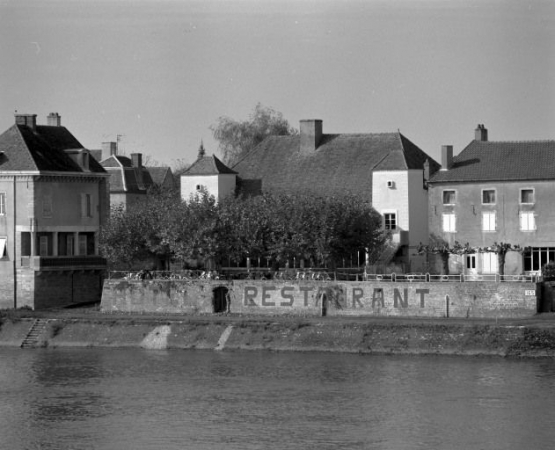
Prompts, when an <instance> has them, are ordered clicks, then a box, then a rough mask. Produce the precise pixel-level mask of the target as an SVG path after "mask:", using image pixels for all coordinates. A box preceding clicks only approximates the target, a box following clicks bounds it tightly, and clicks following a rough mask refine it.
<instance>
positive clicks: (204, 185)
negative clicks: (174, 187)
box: [181, 173, 237, 201]
mask: <svg viewBox="0 0 555 450" xmlns="http://www.w3.org/2000/svg"><path fill="white" fill-rule="evenodd" d="M236 178H237V175H235V174H229V173H221V174H214V175H181V198H182V199H183V200H189V198H191V196H194V195H195V194H196V193H197V192H199V191H200V190H202V189H206V191H207V192H208V193H209V194H210V195H213V196H214V197H215V198H216V200H217V201H221V200H222V199H223V198H225V197H227V196H228V195H233V194H234V193H235V185H236Z"/></svg>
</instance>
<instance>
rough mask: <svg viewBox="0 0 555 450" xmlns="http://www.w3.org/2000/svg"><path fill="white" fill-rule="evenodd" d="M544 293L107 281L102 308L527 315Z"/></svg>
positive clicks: (483, 285)
mask: <svg viewBox="0 0 555 450" xmlns="http://www.w3.org/2000/svg"><path fill="white" fill-rule="evenodd" d="M222 290H223V291H224V292H225V302H227V305H226V308H224V309H222V308H221V291H222ZM540 293H541V289H540V286H536V284H535V283H488V282H465V283H450V282H437V283H414V282H413V283H408V282H403V283H402V282H397V283H391V282H300V283H291V282H289V283H287V282H273V281H244V280H241V281H218V280H210V281H208V280H196V281H180V280H143V281H139V280H137V281H135V280H133V281H127V280H107V281H106V282H105V284H104V291H103V294H102V305H101V306H102V310H103V311H107V312H109V311H125V312H162V313H186V314H202V313H205V314H206V313H214V312H226V311H227V312H231V313H238V314H256V315H266V316H276V315H296V316H307V317H308V316H312V317H315V316H322V315H324V316H383V317H453V318H524V317H530V316H533V315H534V314H536V313H537V312H538V305H539V300H540V299H539V295H540Z"/></svg>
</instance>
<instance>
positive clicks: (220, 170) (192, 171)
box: [183, 155, 237, 176]
mask: <svg viewBox="0 0 555 450" xmlns="http://www.w3.org/2000/svg"><path fill="white" fill-rule="evenodd" d="M226 173H228V174H235V175H236V174H237V172H235V171H233V170H231V169H230V168H229V167H227V166H226V165H225V164H224V163H223V162H221V161H220V160H219V159H218V158H217V157H216V156H214V155H212V156H204V157H202V158H200V159H197V160H196V161H195V162H194V163H193V164H192V165H191V167H189V169H188V170H187V171H186V172H184V173H183V176H187V175H219V174H226Z"/></svg>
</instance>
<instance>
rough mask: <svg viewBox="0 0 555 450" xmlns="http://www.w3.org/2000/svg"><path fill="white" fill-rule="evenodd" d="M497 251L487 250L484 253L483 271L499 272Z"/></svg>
mask: <svg viewBox="0 0 555 450" xmlns="http://www.w3.org/2000/svg"><path fill="white" fill-rule="evenodd" d="M498 267H499V266H498V258H497V253H492V252H486V253H482V272H483V273H497V272H498V271H499V269H498Z"/></svg>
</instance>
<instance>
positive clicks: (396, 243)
mask: <svg viewBox="0 0 555 450" xmlns="http://www.w3.org/2000/svg"><path fill="white" fill-rule="evenodd" d="M213 158H215V157H213ZM216 163H217V161H216V159H213V160H212V162H208V161H207V162H202V164H203V165H204V164H206V165H207V166H208V165H210V167H211V168H212V173H210V174H209V173H208V172H207V173H206V174H205V175H204V176H205V177H206V178H210V177H212V178H213V179H214V180H216V178H219V179H222V180H223V179H224V176H225V177H226V180H228V179H229V181H226V183H225V184H224V183H222V185H220V187H219V188H218V189H219V190H218V195H220V196H221V195H222V192H225V194H224V195H229V194H230V193H231V192H234V191H235V189H236V188H237V190H238V191H240V192H243V193H246V194H257V193H260V192H262V191H284V192H306V193H311V192H312V193H317V194H324V195H336V194H342V193H350V194H355V195H357V196H359V197H360V198H361V201H365V202H368V203H370V204H371V205H372V206H373V207H374V209H376V210H377V211H378V212H379V213H380V214H381V215H382V218H383V223H382V226H383V228H384V229H387V230H389V231H390V232H391V234H392V241H393V243H392V246H391V247H390V248H389V249H388V251H386V252H385V253H383V254H381V255H374V256H373V260H372V261H371V262H373V263H375V264H377V265H382V266H385V265H387V264H389V263H390V262H394V263H397V264H402V265H403V266H404V268H405V270H411V271H420V270H423V269H424V266H423V264H424V263H425V259H424V258H422V257H420V256H419V255H416V248H417V246H418V244H419V243H420V242H427V239H428V236H429V231H428V218H427V211H428V194H427V187H426V181H427V178H428V177H429V174H430V173H433V172H434V171H435V170H437V169H439V164H438V163H437V162H435V161H434V160H433V159H432V158H431V157H429V156H428V155H427V154H426V153H425V152H424V151H422V150H421V149H420V148H419V147H417V146H416V145H415V144H413V143H412V142H411V141H410V140H409V139H407V138H406V137H405V136H404V135H402V134H401V133H400V132H399V131H397V132H392V133H360V134H324V132H323V126H322V121H321V120H302V121H301V122H300V134H298V135H293V136H271V137H268V138H266V139H265V140H264V141H263V142H262V143H260V144H259V145H258V146H257V147H256V148H254V149H253V150H252V151H251V152H249V153H248V154H247V155H246V156H245V157H244V158H243V159H242V160H240V161H239V162H238V163H237V164H235V165H234V166H233V167H232V168H231V170H229V168H227V167H226V168H225V169H226V170H227V171H228V172H226V173H225V174H224V173H223V172H224V170H223V169H222V168H221V167H220V168H219V169H218V172H217V173H216V170H214V169H215V168H216ZM191 169H194V166H193V167H192V168H191ZM234 174H236V175H234ZM235 176H236V180H235V181H234V182H235V183H236V184H237V187H236V186H235V185H234V184H233V183H232V182H231V179H232V178H233V177H235ZM214 182H215V181H214ZM195 183H197V181H195ZM202 184H203V182H201V181H200V179H199V181H198V183H197V185H198V186H201V185H202ZM204 185H206V186H208V185H209V183H208V182H204ZM191 187H192V184H190V183H189V190H190V189H191ZM195 187H196V186H195ZM187 192H189V191H187ZM359 263H360V264H364V263H365V261H364V255H362V261H359Z"/></svg>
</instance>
